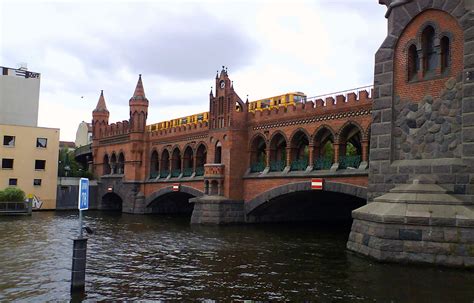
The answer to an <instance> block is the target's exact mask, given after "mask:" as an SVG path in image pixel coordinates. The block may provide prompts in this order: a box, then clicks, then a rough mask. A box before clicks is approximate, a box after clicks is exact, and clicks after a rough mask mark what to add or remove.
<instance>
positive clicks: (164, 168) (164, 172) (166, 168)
mask: <svg viewBox="0 0 474 303" xmlns="http://www.w3.org/2000/svg"><path fill="white" fill-rule="evenodd" d="M160 168H161V169H160V178H166V177H168V175H169V174H170V153H169V152H168V150H167V149H164V150H163V152H162V153H161V165H160Z"/></svg>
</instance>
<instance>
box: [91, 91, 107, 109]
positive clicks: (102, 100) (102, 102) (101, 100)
mask: <svg viewBox="0 0 474 303" xmlns="http://www.w3.org/2000/svg"><path fill="white" fill-rule="evenodd" d="M94 111H95V112H109V111H108V110H107V106H106V105H105V98H104V91H103V90H101V91H100V97H99V101H98V102H97V106H96V107H95V109H94Z"/></svg>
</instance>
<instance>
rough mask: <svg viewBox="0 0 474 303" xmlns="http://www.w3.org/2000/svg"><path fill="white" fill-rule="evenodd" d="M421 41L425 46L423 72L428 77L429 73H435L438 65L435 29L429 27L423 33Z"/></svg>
mask: <svg viewBox="0 0 474 303" xmlns="http://www.w3.org/2000/svg"><path fill="white" fill-rule="evenodd" d="M421 39H422V46H423V71H424V74H425V75H426V74H427V73H431V72H434V71H435V70H436V66H437V65H438V62H437V58H436V50H435V46H434V40H435V31H434V29H433V27H431V26H427V27H426V28H425V30H424V31H423V34H422V37H421Z"/></svg>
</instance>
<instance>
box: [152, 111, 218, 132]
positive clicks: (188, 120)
mask: <svg viewBox="0 0 474 303" xmlns="http://www.w3.org/2000/svg"><path fill="white" fill-rule="evenodd" d="M208 120H209V113H208V112H206V113H200V114H195V115H191V116H187V117H181V118H176V119H173V120H169V121H163V122H158V123H155V124H151V125H147V130H148V131H156V130H161V129H167V128H171V127H176V126H182V125H188V124H196V123H199V122H203V123H204V122H206V121H208Z"/></svg>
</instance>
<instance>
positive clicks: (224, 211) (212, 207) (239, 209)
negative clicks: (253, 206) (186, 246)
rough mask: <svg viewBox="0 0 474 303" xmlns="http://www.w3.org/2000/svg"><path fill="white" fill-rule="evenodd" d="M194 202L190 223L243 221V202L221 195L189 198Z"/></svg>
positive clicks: (217, 223)
mask: <svg viewBox="0 0 474 303" xmlns="http://www.w3.org/2000/svg"><path fill="white" fill-rule="evenodd" d="M189 202H190V203H194V210H193V214H192V216H191V224H209V225H220V224H236V223H243V222H244V202H243V201H234V200H229V199H227V198H225V197H222V196H202V197H198V198H193V199H190V200H189Z"/></svg>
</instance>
